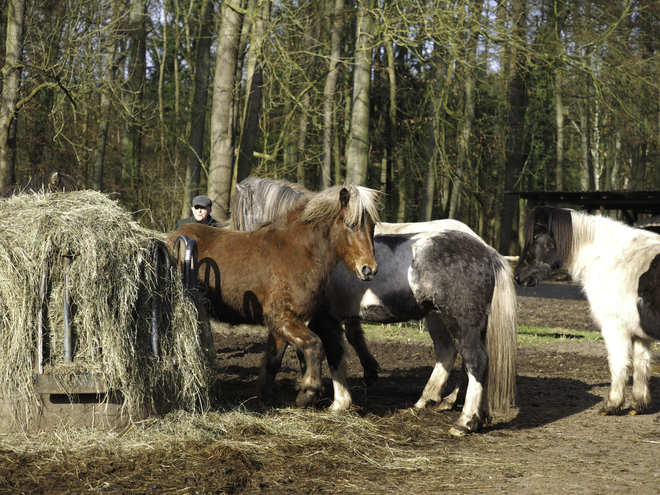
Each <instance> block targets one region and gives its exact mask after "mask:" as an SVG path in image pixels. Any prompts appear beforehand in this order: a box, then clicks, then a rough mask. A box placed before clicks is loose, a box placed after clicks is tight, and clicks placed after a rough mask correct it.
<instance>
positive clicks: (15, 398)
mask: <svg viewBox="0 0 660 495" xmlns="http://www.w3.org/2000/svg"><path fill="white" fill-rule="evenodd" d="M0 232H2V236H1V237H0V316H1V319H0V357H1V359H0V378H1V379H2V380H3V383H4V386H3V387H2V389H1V390H0V400H3V401H5V402H7V401H8V402H9V403H10V404H11V406H12V410H13V414H14V418H20V421H21V422H23V423H29V422H30V420H31V419H34V417H35V414H37V412H38V411H37V409H38V400H37V394H36V391H35V362H36V360H37V349H36V342H37V340H38V330H37V329H38V318H37V316H38V313H39V309H40V307H41V306H42V303H41V300H40V285H41V278H42V271H43V267H44V266H48V267H49V271H48V273H49V274H48V284H47V294H48V296H47V298H46V301H45V302H44V307H45V312H44V324H43V327H44V333H46V335H47V336H46V343H47V346H46V352H45V356H44V360H43V371H44V373H51V374H55V375H57V376H61V377H62V376H70V375H75V374H82V373H88V374H91V375H92V376H94V380H96V381H97V382H98V383H99V385H100V387H102V388H104V389H108V390H113V391H117V392H119V393H120V394H121V397H122V412H123V413H125V414H127V415H128V416H129V417H132V418H135V417H144V416H146V415H151V414H153V413H154V412H156V411H157V410H159V406H158V405H157V403H156V402H157V400H164V401H165V402H166V403H167V405H168V406H169V408H175V409H185V410H200V409H206V408H207V407H208V404H209V390H210V386H211V380H212V377H213V366H212V362H213V361H212V360H213V357H214V352H213V347H212V339H211V337H210V335H211V333H210V327H209V324H208V319H207V318H206V315H205V314H203V313H200V312H198V309H197V308H196V306H195V304H194V302H193V300H192V299H191V298H190V297H189V295H188V294H187V292H186V290H185V289H184V288H183V287H182V285H181V282H180V280H179V277H178V275H176V271H175V267H172V268H171V269H169V270H167V269H166V268H162V269H161V270H160V272H159V278H160V280H161V284H160V286H159V287H160V288H159V290H158V294H159V295H160V296H161V297H162V298H163V300H165V301H168V302H169V304H170V305H171V314H170V322H171V324H170V330H169V331H167V332H161V336H160V342H159V347H160V349H159V356H158V357H156V356H154V354H153V352H152V346H151V320H152V302H153V300H154V297H155V294H156V292H154V290H153V289H152V284H153V281H154V277H155V275H156V274H155V268H154V249H153V246H154V244H155V243H156V241H162V240H163V239H164V235H163V234H161V233H158V232H155V231H151V230H148V229H145V228H143V227H141V226H140V225H139V224H138V223H137V222H135V221H133V220H132V218H131V216H130V215H129V214H128V213H127V212H125V211H124V210H123V209H122V208H120V207H119V206H118V205H117V204H116V203H115V202H113V201H111V200H110V199H109V198H108V197H107V196H105V195H103V194H101V193H97V192H94V191H79V192H71V193H56V194H26V195H20V196H14V197H10V198H8V199H3V200H0ZM67 248H68V250H69V251H70V252H72V253H76V255H75V256H73V257H71V258H70V259H71V261H70V267H69V269H68V287H69V291H70V298H71V309H72V311H71V319H70V321H71V327H72V329H73V332H74V344H75V345H74V348H73V359H72V360H71V361H70V362H66V359H65V356H64V345H63V339H64V337H63V336H64V311H63V307H64V300H65V261H64V258H63V256H62V253H63V250H65V249H67ZM64 381H66V380H64Z"/></svg>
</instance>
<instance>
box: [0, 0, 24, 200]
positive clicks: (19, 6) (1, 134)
mask: <svg viewBox="0 0 660 495" xmlns="http://www.w3.org/2000/svg"><path fill="white" fill-rule="evenodd" d="M24 20H25V0H9V2H8V5H7V37H6V41H5V43H6V44H5V65H4V67H3V68H2V77H3V85H2V102H1V104H0V189H4V188H6V187H9V186H11V185H13V184H14V182H15V177H14V160H13V159H14V157H13V153H12V147H11V145H10V140H9V130H10V128H11V125H12V121H13V120H14V117H15V116H14V112H15V110H16V103H17V102H18V88H19V85H20V77H21V50H22V47H23V22H24Z"/></svg>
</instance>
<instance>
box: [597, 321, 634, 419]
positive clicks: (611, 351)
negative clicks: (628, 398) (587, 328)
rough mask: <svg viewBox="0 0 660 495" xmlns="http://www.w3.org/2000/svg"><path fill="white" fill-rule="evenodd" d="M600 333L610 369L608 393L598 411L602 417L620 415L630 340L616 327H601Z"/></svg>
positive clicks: (628, 367)
mask: <svg viewBox="0 0 660 495" xmlns="http://www.w3.org/2000/svg"><path fill="white" fill-rule="evenodd" d="M601 333H602V335H603V340H605V347H607V362H608V364H609V367H610V393H609V396H608V398H607V401H606V402H605V404H604V405H603V407H602V408H601V409H600V411H599V412H600V414H601V415H602V416H616V415H618V414H621V408H622V406H623V401H624V399H625V387H626V383H627V382H628V377H629V370H630V364H631V356H632V347H633V344H632V340H631V339H630V337H628V336H627V335H624V331H623V330H622V329H620V328H619V327H618V326H617V325H607V324H606V325H603V327H602V330H601Z"/></svg>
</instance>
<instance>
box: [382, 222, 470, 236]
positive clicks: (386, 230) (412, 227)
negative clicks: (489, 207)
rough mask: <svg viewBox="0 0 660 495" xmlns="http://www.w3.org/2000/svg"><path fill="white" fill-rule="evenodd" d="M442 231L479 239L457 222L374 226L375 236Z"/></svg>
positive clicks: (465, 226)
mask: <svg viewBox="0 0 660 495" xmlns="http://www.w3.org/2000/svg"><path fill="white" fill-rule="evenodd" d="M442 230H459V231H461V232H466V233H468V234H471V235H473V236H474V237H476V238H478V239H480V237H479V236H478V235H477V234H476V233H475V232H474V231H473V230H472V229H471V228H470V227H468V226H467V225H465V224H464V223H463V222H459V221H458V220H452V219H449V218H447V219H441V220H431V221H429V222H410V223H388V222H381V223H379V224H378V225H376V234H416V233H423V232H438V231H442Z"/></svg>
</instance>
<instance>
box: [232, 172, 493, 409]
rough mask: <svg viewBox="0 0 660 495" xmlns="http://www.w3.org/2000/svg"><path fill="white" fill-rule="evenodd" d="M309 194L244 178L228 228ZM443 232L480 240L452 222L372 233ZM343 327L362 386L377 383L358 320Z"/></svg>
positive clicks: (253, 222) (259, 219)
mask: <svg viewBox="0 0 660 495" xmlns="http://www.w3.org/2000/svg"><path fill="white" fill-rule="evenodd" d="M313 194H314V193H313V192H312V191H309V190H307V189H306V188H305V187H303V186H301V185H299V184H296V183H292V182H288V181H285V180H281V179H264V178H261V177H254V176H252V177H248V178H246V179H244V180H243V181H242V182H240V183H238V184H236V191H235V193H234V194H233V195H232V199H231V208H230V211H231V215H230V218H229V228H231V229H232V230H252V229H254V228H255V227H256V226H257V225H259V224H261V223H263V222H267V221H270V220H272V219H273V218H277V217H278V216H280V215H282V214H284V213H286V212H287V211H289V210H290V209H291V208H292V207H293V206H294V205H295V204H296V203H298V202H299V201H304V200H306V199H309V198H310V197H311V196H312V195H313ZM447 229H453V230H460V231H462V232H466V233H468V234H471V235H473V236H474V237H475V238H476V239H479V240H481V238H480V237H479V236H478V235H477V234H476V233H475V232H474V231H473V230H472V229H471V228H470V227H468V226H467V225H465V224H464V223H462V222H459V221H458V220H452V219H442V220H432V221H429V222H411V223H388V222H380V223H378V224H376V229H375V233H376V234H411V233H418V232H431V231H439V230H447ZM343 324H344V329H345V334H346V338H347V340H348V343H349V344H350V345H351V346H352V347H353V349H354V350H355V352H356V354H357V356H358V358H359V360H360V364H361V365H362V369H363V370H364V381H365V384H366V385H367V387H370V386H372V385H373V384H374V383H375V382H376V381H377V380H378V372H379V371H380V365H379V364H378V361H377V360H376V358H375V357H374V356H373V354H372V353H371V351H370V350H369V347H368V346H367V343H366V341H365V339H364V331H363V329H362V324H361V322H360V319H359V318H357V317H353V318H346V319H345V320H344V321H343ZM457 393H458V390H455V391H454V392H453V393H452V394H450V397H455V396H456V394H457Z"/></svg>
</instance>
